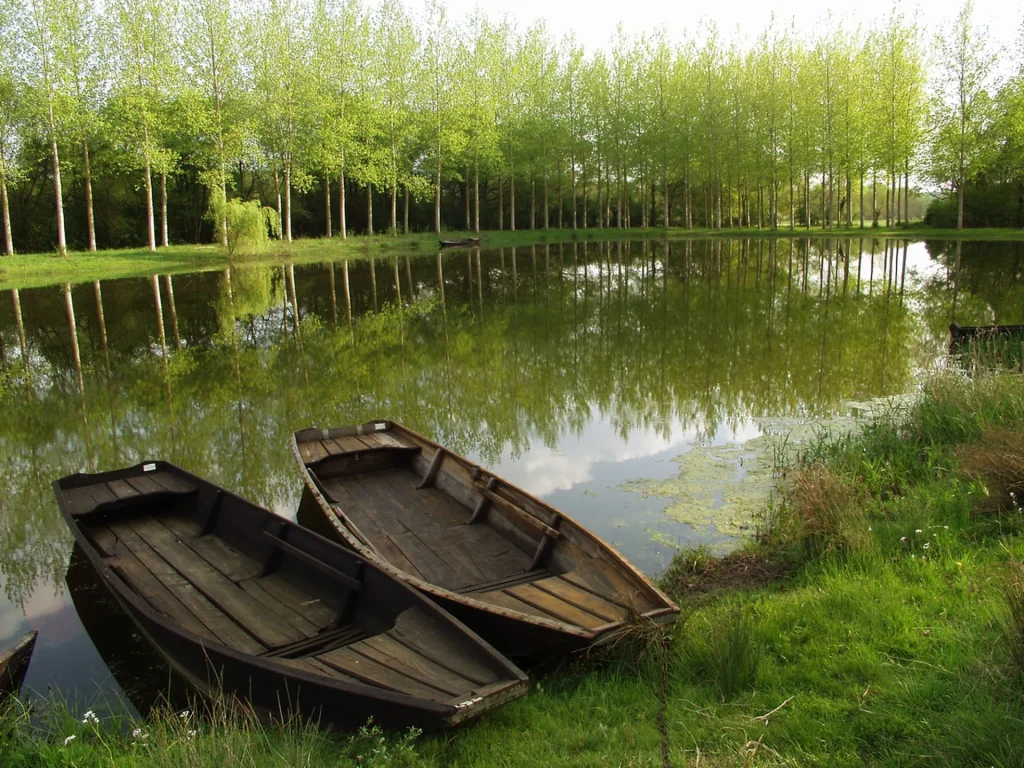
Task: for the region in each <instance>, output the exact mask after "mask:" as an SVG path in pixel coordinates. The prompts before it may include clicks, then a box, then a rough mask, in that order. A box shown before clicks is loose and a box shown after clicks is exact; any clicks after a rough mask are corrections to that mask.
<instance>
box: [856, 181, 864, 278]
mask: <svg viewBox="0 0 1024 768" xmlns="http://www.w3.org/2000/svg"><path fill="white" fill-rule="evenodd" d="M860 228H861V229H864V171H861V172H860ZM857 292H858V293H860V288H859V286H858V289H857Z"/></svg>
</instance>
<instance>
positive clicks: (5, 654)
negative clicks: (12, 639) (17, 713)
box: [0, 631, 38, 702]
mask: <svg viewBox="0 0 1024 768" xmlns="http://www.w3.org/2000/svg"><path fill="white" fill-rule="evenodd" d="M37 634H38V633H37V632H35V631H32V632H28V633H26V634H24V635H22V637H21V638H20V639H19V640H18V642H16V643H15V644H14V645H12V646H11V647H10V648H8V649H7V650H5V651H0V702H2V701H3V699H4V698H5V697H7V696H17V695H18V691H19V690H20V688H21V683H22V681H23V680H24V679H25V673H27V672H28V664H29V662H30V661H31V660H32V651H34V650H35V647H36V635H37Z"/></svg>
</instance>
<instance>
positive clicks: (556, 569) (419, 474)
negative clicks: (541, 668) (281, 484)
mask: <svg viewBox="0 0 1024 768" xmlns="http://www.w3.org/2000/svg"><path fill="white" fill-rule="evenodd" d="M292 450H293V452H294V454H295V458H296V460H297V461H298V463H299V467H300V468H301V471H302V476H303V479H304V481H305V484H306V488H305V489H304V491H303V500H302V505H301V506H300V516H303V515H304V516H309V513H310V508H311V507H316V508H318V509H319V511H320V512H321V513H322V514H323V515H325V516H326V518H327V520H328V521H329V522H330V523H331V526H332V527H333V528H334V530H335V531H336V533H337V534H338V536H339V537H340V538H341V540H342V541H343V542H344V543H345V544H347V545H348V546H349V547H351V548H352V549H354V550H355V551H357V552H358V553H359V554H360V555H362V556H363V557H365V558H367V559H368V560H371V559H372V560H375V561H377V562H378V563H380V564H381V565H382V567H383V568H385V569H386V570H388V571H389V572H391V573H393V574H395V575H398V576H401V577H402V578H404V579H406V580H408V582H409V583H410V584H413V585H414V586H416V587H417V588H419V589H421V590H423V591H424V592H426V593H427V594H429V595H430V596H431V597H433V598H434V599H436V600H437V601H439V602H440V603H441V604H442V605H443V606H444V607H445V608H446V609H448V610H449V611H450V612H451V613H453V614H454V615H455V616H457V617H458V618H460V619H462V620H463V621H465V622H466V623H467V624H468V625H469V626H471V627H473V628H474V629H475V630H476V631H477V632H479V633H480V634H481V635H482V636H484V637H485V638H486V639H488V640H489V641H490V642H491V643H493V644H494V645H495V646H496V647H497V648H498V649H499V650H501V651H502V652H504V653H508V654H510V655H517V656H540V655H544V654H549V653H560V652H566V651H573V650H579V649H582V648H585V647H587V646H590V645H594V644H599V643H602V642H606V641H608V640H609V639H611V638H612V637H614V636H615V634H616V633H617V632H619V631H621V630H622V629H623V628H624V627H626V626H627V625H628V624H630V623H631V622H633V621H638V620H639V621H647V622H656V623H668V622H672V621H674V620H675V618H676V616H677V615H678V613H679V609H678V608H677V607H676V605H675V604H674V603H673V602H672V601H671V600H670V599H669V598H668V597H667V596H666V595H664V594H663V593H662V592H661V591H660V590H659V589H657V588H656V587H655V586H654V585H653V584H651V583H650V581H648V580H647V579H646V578H645V577H644V576H643V574H641V573H640V572H639V571H637V570H636V569H635V568H634V567H633V566H632V565H630V564H629V563H628V562H627V561H626V560H625V558H623V557H622V555H620V554H619V553H618V552H616V551H615V550H614V549H613V548H612V547H610V546H609V545H608V544H606V543H605V542H603V541H602V540H601V539H599V538H598V537H597V536H595V535H594V534H593V533H591V532H590V531H588V530H587V529H586V528H584V527H583V526H582V525H580V524H579V523H577V522H576V521H574V520H573V519H571V518H569V517H567V516H566V515H564V514H562V513H561V512H559V511H558V510H556V509H554V508H553V507H551V506H550V505H548V504H546V503H545V502H543V501H541V500H539V499H537V498H534V497H533V496H531V495H530V494H528V493H526V492H525V491H523V490H522V489H520V488H517V487H516V486H514V485H512V484H510V483H508V482H507V481H505V480H503V479H501V478H500V477H497V476H496V475H494V474H493V473H491V472H488V471H487V470H485V469H483V468H482V467H480V466H478V465H476V464H474V463H473V462H471V461H469V460H467V459H465V458H463V457H462V456H459V455H457V454H455V453H453V452H451V451H449V450H447V449H446V448H443V447H442V446H440V445H438V444H437V443H435V442H433V441H432V440H429V439H427V438H426V437H424V436H422V435H419V434H417V433H416V432H413V431H412V430H410V429H407V428H405V427H403V426H401V425H399V424H397V423H395V422H391V421H378V422H371V423H368V424H363V425H361V426H354V427H340V428H337V429H328V430H322V429H307V430H303V431H301V432H296V433H295V434H294V435H293V436H292Z"/></svg>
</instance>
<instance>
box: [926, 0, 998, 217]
mask: <svg viewBox="0 0 1024 768" xmlns="http://www.w3.org/2000/svg"><path fill="white" fill-rule="evenodd" d="M973 13H974V2H973V0H967V1H966V2H965V3H964V5H963V8H962V9H961V11H960V13H959V15H958V16H957V18H956V21H955V22H954V23H953V27H952V29H950V30H949V31H947V32H946V34H940V35H938V37H937V38H936V46H937V48H938V51H939V76H938V80H937V83H936V89H935V92H936V98H935V101H934V106H933V116H932V123H933V125H934V126H936V131H935V136H934V139H933V141H932V168H931V172H932V176H933V178H935V180H936V181H939V182H940V183H948V184H950V185H951V186H952V188H953V189H955V190H956V192H957V216H956V228H957V229H963V228H964V191H965V188H966V186H967V182H968V179H970V178H971V177H972V176H973V175H974V172H975V171H976V170H977V168H978V167H979V166H980V165H981V164H982V163H983V162H984V160H985V153H986V150H987V149H988V147H987V146H986V140H987V138H988V137H987V136H986V130H987V128H988V126H989V123H990V121H991V119H992V117H993V115H992V100H991V97H990V95H989V91H988V89H989V86H990V81H991V78H992V70H993V67H994V65H995V55H994V54H993V53H992V51H991V50H990V48H989V46H988V42H987V37H988V35H987V32H986V30H984V29H978V28H977V27H976V26H975V24H974V21H973V19H972V15H973Z"/></svg>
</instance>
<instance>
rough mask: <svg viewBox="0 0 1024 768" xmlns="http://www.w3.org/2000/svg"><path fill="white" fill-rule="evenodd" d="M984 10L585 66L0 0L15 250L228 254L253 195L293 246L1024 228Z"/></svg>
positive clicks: (565, 56) (419, 38) (645, 46)
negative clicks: (561, 231) (356, 238)
mask: <svg viewBox="0 0 1024 768" xmlns="http://www.w3.org/2000/svg"><path fill="white" fill-rule="evenodd" d="M971 10H972V9H971V5H970V2H968V4H967V5H965V7H964V9H963V11H962V12H961V14H960V15H959V17H958V18H957V19H954V20H950V21H949V22H948V24H947V25H946V27H945V31H944V33H943V34H941V35H939V36H938V37H937V38H936V39H935V40H934V43H933V42H932V41H931V40H928V41H926V40H925V35H924V33H923V32H922V30H921V29H920V28H919V27H917V26H916V25H915V24H913V23H912V22H910V21H909V20H907V19H906V18H904V17H903V16H901V15H900V14H899V13H897V12H896V11H895V10H894V11H893V13H892V15H891V16H890V18H889V19H888V20H887V21H886V22H885V23H883V24H880V25H877V26H876V27H874V28H871V29H868V30H863V29H860V28H858V29H856V30H852V29H849V28H846V27H844V26H842V25H841V24H838V23H835V22H833V21H832V20H831V19H827V20H825V21H824V22H823V23H822V25H821V29H820V32H819V33H818V34H817V35H816V36H814V38H813V39H810V40H807V39H804V37H802V36H800V35H798V34H797V33H796V32H795V31H793V30H792V29H790V28H789V27H788V26H787V25H785V24H776V23H773V24H771V25H770V26H769V27H768V28H767V29H766V30H764V31H763V32H762V33H761V34H760V36H759V37H757V38H756V40H755V41H754V42H753V43H751V44H749V45H748V44H746V43H741V42H740V41H738V40H726V39H723V37H722V36H721V35H720V34H719V32H718V31H717V30H716V28H715V27H714V26H713V25H703V26H701V28H700V30H699V33H698V34H697V35H696V36H689V37H685V38H684V42H682V43H680V44H676V43H673V42H670V40H669V36H668V35H667V33H665V32H664V31H659V32H656V33H654V34H652V35H647V36H638V37H635V36H630V35H627V34H626V33H624V32H623V31H622V30H621V29H620V30H619V32H618V33H617V34H616V35H615V36H614V38H613V39H612V41H611V43H610V46H609V47H608V49H606V50H598V51H592V52H587V51H584V49H583V48H582V46H581V45H580V44H578V43H577V42H576V41H575V40H574V39H573V37H572V36H568V37H566V38H563V39H562V40H554V39H552V37H551V36H550V34H549V33H548V32H547V30H546V29H545V27H544V25H543V24H537V25H534V26H532V27H529V28H528V29H525V30H521V29H517V28H516V27H515V26H514V25H513V24H512V23H511V22H509V21H507V20H497V21H496V20H493V19H490V18H488V17H487V16H486V15H484V14H482V13H479V12H478V13H477V14H476V15H474V16H472V17H470V18H467V19H457V20H456V19H451V18H449V16H448V15H447V13H446V11H445V8H444V6H443V5H441V4H438V3H435V2H431V3H430V4H429V5H428V9H427V12H426V15H425V17H424V18H418V17H413V16H411V15H410V14H409V13H407V12H406V10H405V9H404V7H403V6H402V4H401V3H400V2H398V1H397V0H382V2H381V4H380V5H377V6H374V7H364V6H363V5H362V4H361V0H235V1H231V0H110V2H107V3H103V4H102V8H101V7H100V4H99V3H98V2H95V0H0V208H2V215H3V231H4V236H3V238H2V239H3V243H4V247H5V248H6V252H7V253H11V252H13V249H14V247H15V245H16V246H17V247H18V248H19V249H20V250H23V251H40V250H53V249H55V248H56V249H57V250H60V251H63V250H65V249H66V248H96V247H97V246H101V247H120V246H129V245H139V244H145V243H148V245H149V247H150V248H156V247H157V245H158V244H161V243H164V244H166V243H168V242H171V241H185V242H201V241H210V240H214V241H216V240H218V239H220V240H222V241H223V239H224V237H225V232H224V230H225V227H226V223H225V221H224V220H223V218H221V217H220V216H219V215H217V214H212V213H211V211H223V210H224V207H223V206H218V205H216V202H217V201H218V200H220V199H224V198H234V197H239V198H242V199H245V200H259V201H261V202H262V203H263V204H264V205H268V206H270V207H272V208H274V209H276V211H277V212H278V214H279V215H280V220H281V233H282V237H284V238H285V239H291V238H292V237H293V236H296V235H300V234H301V235H325V234H326V235H330V234H340V235H341V236H345V235H346V234H347V233H349V232H352V231H361V232H367V231H371V232H372V231H374V230H377V231H384V230H391V231H395V232H398V231H403V230H408V229H410V228H411V229H433V230H435V231H438V232H440V231H442V230H443V229H449V228H450V229H467V230H471V229H479V228H481V227H483V228H490V229H515V228H517V227H518V228H519V229H525V228H535V227H544V228H548V227H582V226H598V227H625V226H664V225H666V224H669V225H672V226H683V227H693V226H703V227H714V228H722V227H735V226H745V227H765V228H776V227H809V226H811V225H815V224H823V225H826V226H829V225H846V226H850V225H857V224H859V225H861V226H871V225H873V224H880V223H885V224H892V223H901V222H903V221H906V220H908V219H910V218H912V216H911V213H912V209H911V204H912V203H913V201H914V199H915V194H914V190H913V189H911V181H912V180H923V179H930V180H931V181H933V182H935V183H938V184H940V185H941V186H942V188H943V189H944V190H945V191H946V192H947V193H948V194H949V196H950V199H951V200H953V202H952V203H951V204H945V205H941V204H940V205H939V206H937V207H936V208H935V210H933V212H932V216H931V220H933V221H936V222H938V223H943V224H947V223H950V221H951V222H952V224H953V225H963V224H964V223H965V222H966V224H968V225H970V224H975V223H977V224H986V225H993V224H996V225H1003V226H1009V225H1021V224H1024V193H1022V190H1024V181H1022V180H1024V66H1021V65H1018V66H1016V69H1015V71H1016V72H1017V74H1016V76H1015V77H1012V78H1010V79H1009V80H1007V81H1006V82H1005V83H1002V84H996V83H994V82H993V63H994V60H995V57H994V54H993V53H992V52H991V51H990V49H989V47H988V43H987V42H986V39H987V38H986V35H985V32H984V30H979V29H977V28H976V27H975V26H974V25H973V23H972V21H971ZM928 55H934V56H935V61H934V64H935V67H934V71H935V72H936V73H937V75H936V78H935V80H934V81H932V82H929V81H928V79H927V77H926V57H927V56H928ZM992 190H997V193H993V192H992ZM975 195H977V199H978V200H979V201H983V200H984V201H987V202H984V203H980V204H979V205H975V204H974V203H973V197H974V196H975ZM965 198H966V201H967V202H966V216H964V210H965V206H964V204H963V201H964V199H965ZM374 208H376V211H374ZM218 219H220V220H218ZM939 220H941V221H939Z"/></svg>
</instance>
